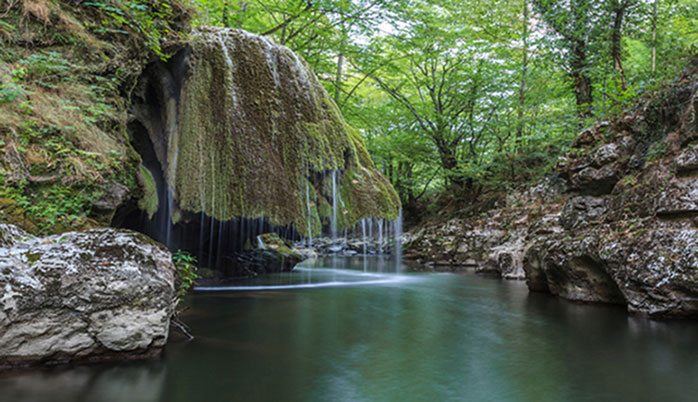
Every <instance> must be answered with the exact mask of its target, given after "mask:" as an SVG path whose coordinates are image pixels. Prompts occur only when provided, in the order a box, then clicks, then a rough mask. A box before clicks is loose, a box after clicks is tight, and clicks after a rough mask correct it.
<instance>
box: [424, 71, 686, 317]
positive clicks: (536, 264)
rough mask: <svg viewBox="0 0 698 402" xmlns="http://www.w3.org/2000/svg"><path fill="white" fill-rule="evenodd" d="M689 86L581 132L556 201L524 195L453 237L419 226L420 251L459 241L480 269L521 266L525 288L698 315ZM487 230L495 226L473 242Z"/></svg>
mask: <svg viewBox="0 0 698 402" xmlns="http://www.w3.org/2000/svg"><path fill="white" fill-rule="evenodd" d="M696 71H698V70H696ZM686 82H687V81H686V80H684V81H679V82H677V84H676V86H675V87H673V88H670V89H669V90H667V93H666V94H664V95H665V97H664V98H662V99H669V101H664V100H661V101H659V102H658V103H656V104H653V103H652V102H647V103H646V104H645V105H643V106H642V107H639V108H638V110H636V111H634V112H632V113H629V114H628V115H626V116H625V117H623V118H621V119H619V120H618V121H615V122H602V123H600V124H597V125H596V126H594V127H592V128H590V129H588V130H585V131H583V132H582V133H580V135H579V136H578V138H577V141H575V147H576V148H577V149H576V150H575V152H571V153H570V154H568V155H566V156H564V157H562V158H560V160H559V161H558V165H557V170H558V174H559V177H560V178H562V179H563V180H564V181H565V186H564V189H563V190H562V191H561V192H560V193H559V197H558V198H557V199H554V198H553V199H551V198H548V199H546V198H545V197H542V196H537V197H532V198H525V197H524V198H522V199H519V200H518V202H514V203H511V204H509V205H506V206H505V207H503V208H502V207H499V208H497V209H495V210H492V211H489V212H488V213H487V217H486V218H485V219H480V218H472V219H469V220H461V226H462V227H463V228H464V229H463V230H461V231H460V232H459V233H457V234H456V235H453V234H451V233H448V231H447V230H445V228H447V227H449V225H443V226H442V228H444V229H442V230H439V229H434V228H430V229H429V231H426V230H423V231H422V232H421V233H422V234H421V236H417V237H418V239H420V240H419V241H413V242H414V243H415V244H416V245H417V247H416V249H417V250H427V251H426V253H424V252H423V253H422V254H421V255H420V257H421V258H424V257H426V258H433V259H434V260H436V259H437V258H441V257H439V253H444V252H446V251H447V250H449V248H445V247H443V246H442V245H444V244H452V243H455V244H460V246H459V248H458V249H456V251H458V250H461V251H467V250H471V249H478V250H480V253H481V254H484V255H487V256H488V258H487V260H486V261H485V262H483V261H481V260H478V259H477V258H476V259H475V261H474V262H475V264H476V265H477V266H478V269H479V270H480V271H483V272H487V273H495V274H499V275H501V276H502V277H504V278H508V277H511V275H510V274H509V272H512V271H511V270H512V267H517V266H518V265H519V264H520V266H521V269H522V270H523V271H524V272H525V278H526V282H527V285H528V287H529V289H530V290H531V291H538V292H549V293H552V294H554V295H556V296H559V297H562V298H565V299H568V300H574V301H581V302H603V303H614V304H623V305H626V306H627V309H628V311H629V312H630V313H634V314H640V315H646V316H650V317H698V174H696V172H698V152H697V151H696V149H697V148H696V146H695V142H696V140H698V125H696V124H695V119H693V117H692V116H693V115H694V114H695V108H696V107H698V83H695V84H687V83H686ZM667 105H670V106H667ZM512 197H515V196H512V195H510V198H512ZM563 205H564V206H563ZM517 207H518V208H517ZM522 227H523V229H522ZM484 228H486V229H487V230H489V231H490V233H499V234H498V235H496V236H491V237H490V238H489V239H488V240H487V241H481V240H478V241H473V239H472V236H471V233H474V232H477V231H478V230H483V229H484ZM425 233H433V234H431V235H429V236H426V235H425ZM447 239H448V241H447ZM483 247H484V249H483ZM521 255H523V257H520V256H521ZM519 261H521V262H519ZM514 272H516V268H514ZM514 277H515V276H514Z"/></svg>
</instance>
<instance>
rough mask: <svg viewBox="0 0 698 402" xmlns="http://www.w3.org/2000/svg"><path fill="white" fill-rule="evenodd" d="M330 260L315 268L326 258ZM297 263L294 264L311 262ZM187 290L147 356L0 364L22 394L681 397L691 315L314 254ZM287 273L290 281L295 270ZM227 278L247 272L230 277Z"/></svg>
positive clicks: (13, 397) (687, 385)
mask: <svg viewBox="0 0 698 402" xmlns="http://www.w3.org/2000/svg"><path fill="white" fill-rule="evenodd" d="M333 265H334V266H335V267H338V268H339V269H329V268H327V267H330V266H333ZM311 266H312V268H309V267H311ZM300 268H301V269H299V270H297V271H296V272H293V273H290V274H280V275H275V276H271V277H266V278H262V279H256V280H251V281H245V282H243V283H239V284H235V285H234V286H236V288H234V289H235V290H224V289H220V288H219V289H215V290H208V291H199V292H197V293H195V294H194V295H193V296H192V297H191V298H190V299H189V300H188V305H189V307H190V308H189V310H188V311H187V312H186V313H185V315H184V316H183V317H182V318H183V320H184V321H185V322H187V323H188V324H189V325H190V326H191V328H192V329H193V332H194V333H195V335H196V336H197V338H196V339H195V340H194V341H192V342H190V343H172V344H170V345H169V346H168V347H167V349H166V350H165V353H164V356H163V357H162V358H161V359H158V360H154V361H148V362H140V363H130V364H117V365H114V364H110V365H98V366H79V367H70V368H61V369H54V370H47V371H37V372H31V373H26V374H23V375H16V376H11V377H5V378H0V400H2V401H13V402H24V401H32V402H34V401H52V402H63V401H90V402H93V401H94V402H100V401H129V402H137V401H143V402H151V401H168V402H178V401H197V402H198V401H237V400H239V401H450V400H452V401H462V400H463V401H695V400H696V398H697V397H698V380H697V379H698V325H697V324H698V323H696V322H694V321H674V322H657V321H649V320H645V319H638V318H630V317H627V315H626V314H625V311H624V310H623V309H622V308H616V307H604V306H592V305H579V304H573V303H568V302H564V301H561V300H558V299H555V298H553V297H549V296H547V295H543V294H534V293H529V292H528V290H527V288H526V285H525V284H524V283H523V282H510V281H499V280H494V279H489V278H482V277H479V276H476V275H471V274H461V275H454V274H436V273H427V274H403V275H396V274H394V273H390V272H389V271H391V270H393V269H394V268H393V265H392V263H391V262H390V261H385V260H381V259H376V258H373V259H370V260H366V261H364V260H363V259H362V258H354V259H335V260H334V261H332V260H319V261H316V262H315V263H314V264H308V263H306V264H305V265H304V266H302V267H300ZM299 284H300V285H302V286H301V287H297V286H296V285H299ZM237 286H251V287H252V288H246V289H240V288H237Z"/></svg>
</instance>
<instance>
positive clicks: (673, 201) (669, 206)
mask: <svg viewBox="0 0 698 402" xmlns="http://www.w3.org/2000/svg"><path fill="white" fill-rule="evenodd" d="M656 212H657V215H665V216H680V215H690V214H696V213H698V179H695V178H691V177H686V178H674V179H673V180H672V181H671V183H670V184H669V186H668V188H667V189H665V190H663V191H662V193H661V194H660V195H659V198H658V199H657V204H656Z"/></svg>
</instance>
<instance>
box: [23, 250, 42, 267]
mask: <svg viewBox="0 0 698 402" xmlns="http://www.w3.org/2000/svg"><path fill="white" fill-rule="evenodd" d="M26 257H27V262H28V263H29V265H34V263H35V262H37V261H39V260H40V259H41V254H40V253H27V255H26Z"/></svg>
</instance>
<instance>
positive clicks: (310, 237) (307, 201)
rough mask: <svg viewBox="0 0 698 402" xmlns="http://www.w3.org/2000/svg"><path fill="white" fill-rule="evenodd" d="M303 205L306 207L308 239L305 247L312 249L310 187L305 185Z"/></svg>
mask: <svg viewBox="0 0 698 402" xmlns="http://www.w3.org/2000/svg"><path fill="white" fill-rule="evenodd" d="M305 204H306V206H307V207H308V237H307V238H306V239H307V246H308V248H310V247H313V221H312V219H313V213H312V210H311V209H310V186H309V185H307V184H306V185H305Z"/></svg>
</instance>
